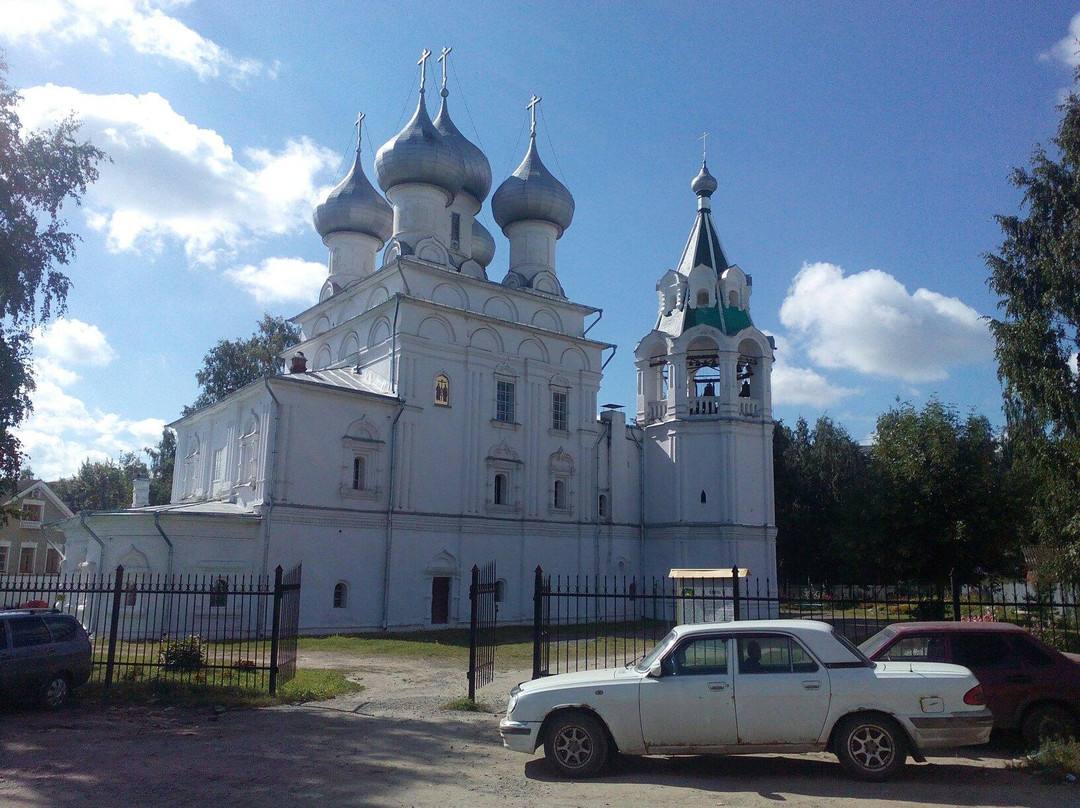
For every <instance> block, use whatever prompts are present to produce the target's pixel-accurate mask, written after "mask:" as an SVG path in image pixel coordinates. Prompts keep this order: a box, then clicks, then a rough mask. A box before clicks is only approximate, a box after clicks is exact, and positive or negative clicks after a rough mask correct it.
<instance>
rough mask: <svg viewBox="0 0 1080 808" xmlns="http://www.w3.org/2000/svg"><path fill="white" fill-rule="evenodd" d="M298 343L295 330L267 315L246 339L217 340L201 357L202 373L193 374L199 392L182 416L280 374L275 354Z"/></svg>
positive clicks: (286, 323)
mask: <svg viewBox="0 0 1080 808" xmlns="http://www.w3.org/2000/svg"><path fill="white" fill-rule="evenodd" d="M299 341H300V329H299V328H297V327H296V326H294V325H293V324H292V323H290V322H288V321H287V320H285V318H284V317H272V316H271V315H270V314H264V315H263V318H262V320H260V321H259V327H258V329H257V330H256V332H255V333H254V334H252V335H251V336H250V337H248V338H247V339H238V340H225V339H223V340H221V341H220V342H218V344H217V345H215V346H214V347H213V348H211V349H210V351H209V353H207V354H206V356H205V357H203V366H202V369H201V370H200V371H198V372H197V373H196V374H195V380H196V381H197V382H198V383H199V387H200V388H201V391H202V392H200V393H199V397H198V398H196V399H195V403H194V404H192V405H191V406H190V407H185V408H184V415H188V414H190V413H192V412H194V411H195V410H197V409H200V408H202V407H206V406H208V405H210V404H214V403H216V402H218V401H221V399H223V398H225V396H227V395H229V393H231V392H233V391H234V390H239V389H240V388H241V387H243V386H244V385H246V384H250V383H251V382H253V381H256V380H257V379H261V378H263V377H264V376H270V375H273V374H275V373H280V372H281V370H282V368H281V361H280V360H279V359H278V354H280V353H281V352H282V351H284V350H285V349H287V348H289V347H291V346H293V345H295V344H296V343H297V342H299Z"/></svg>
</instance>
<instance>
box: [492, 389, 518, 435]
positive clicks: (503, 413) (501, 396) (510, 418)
mask: <svg viewBox="0 0 1080 808" xmlns="http://www.w3.org/2000/svg"><path fill="white" fill-rule="evenodd" d="M516 395H517V385H515V384H514V382H512V381H510V380H507V379H497V380H496V381H495V420H496V421H500V422H502V423H504V424H512V423H514V422H515V421H514V415H515V403H516V402H515V397H516Z"/></svg>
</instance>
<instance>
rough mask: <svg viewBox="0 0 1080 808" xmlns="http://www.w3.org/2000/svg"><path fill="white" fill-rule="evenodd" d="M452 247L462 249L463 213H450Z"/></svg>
mask: <svg viewBox="0 0 1080 808" xmlns="http://www.w3.org/2000/svg"><path fill="white" fill-rule="evenodd" d="M450 249H451V250H458V249H461V214H460V213H451V214H450Z"/></svg>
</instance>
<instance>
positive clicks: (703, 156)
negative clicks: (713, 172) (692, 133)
mask: <svg viewBox="0 0 1080 808" xmlns="http://www.w3.org/2000/svg"><path fill="white" fill-rule="evenodd" d="M708 136H709V133H708V132H702V133H701V137H700V138H698V139H699V140H700V141H701V161H702V162H705V138H707V137H708Z"/></svg>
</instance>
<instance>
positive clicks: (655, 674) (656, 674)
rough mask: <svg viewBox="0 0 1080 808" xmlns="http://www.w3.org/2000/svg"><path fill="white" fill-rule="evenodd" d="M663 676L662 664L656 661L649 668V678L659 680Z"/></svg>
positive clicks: (658, 660) (661, 661)
mask: <svg viewBox="0 0 1080 808" xmlns="http://www.w3.org/2000/svg"><path fill="white" fill-rule="evenodd" d="M663 675H664V662H663V660H660V659H657V660H655V661H654V662H653V664H651V665H650V666H649V677H650V678H652V679H659V678H660V677H661V676H663Z"/></svg>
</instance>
